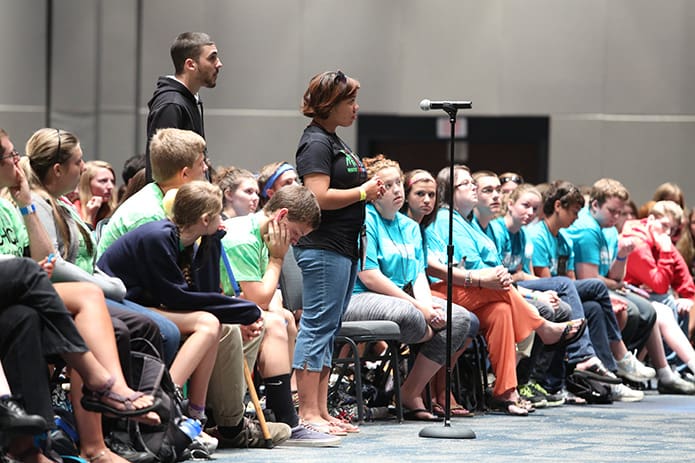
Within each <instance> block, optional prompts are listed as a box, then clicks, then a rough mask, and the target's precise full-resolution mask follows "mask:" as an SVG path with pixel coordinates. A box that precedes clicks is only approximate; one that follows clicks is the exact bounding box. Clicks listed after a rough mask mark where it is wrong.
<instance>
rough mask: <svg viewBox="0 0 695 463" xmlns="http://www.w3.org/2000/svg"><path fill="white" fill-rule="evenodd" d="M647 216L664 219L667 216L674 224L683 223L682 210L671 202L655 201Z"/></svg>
mask: <svg viewBox="0 0 695 463" xmlns="http://www.w3.org/2000/svg"><path fill="white" fill-rule="evenodd" d="M649 215H653V216H654V217H657V218H659V217H664V216H666V215H668V216H669V217H670V218H671V220H673V221H674V222H675V223H677V224H680V223H681V222H682V221H683V209H682V208H681V207H680V206H679V205H678V204H677V203H675V202H673V201H657V202H655V203H654V205H652V207H651V208H650V209H649Z"/></svg>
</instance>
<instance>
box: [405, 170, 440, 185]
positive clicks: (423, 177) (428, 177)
mask: <svg viewBox="0 0 695 463" xmlns="http://www.w3.org/2000/svg"><path fill="white" fill-rule="evenodd" d="M424 180H432V181H433V182H434V178H432V175H430V174H428V173H426V172H419V173H417V174H415V175H413V178H411V179H410V180H408V188H410V187H411V186H413V184H415V183H417V182H422V181H424Z"/></svg>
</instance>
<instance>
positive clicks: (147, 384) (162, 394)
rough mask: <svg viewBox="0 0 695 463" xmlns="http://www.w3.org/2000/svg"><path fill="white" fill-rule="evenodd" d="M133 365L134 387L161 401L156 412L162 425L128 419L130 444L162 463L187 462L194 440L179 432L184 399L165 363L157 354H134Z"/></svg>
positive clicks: (134, 352) (135, 352)
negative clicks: (182, 400)
mask: <svg viewBox="0 0 695 463" xmlns="http://www.w3.org/2000/svg"><path fill="white" fill-rule="evenodd" d="M155 352H156V350H155ZM131 365H132V383H133V384H132V386H131V387H133V389H135V390H137V391H141V392H144V393H145V394H150V395H152V396H154V397H155V398H156V399H159V402H160V403H159V406H158V407H157V408H156V409H155V410H154V411H155V412H156V413H157V414H158V415H159V416H160V418H161V424H159V425H157V426H150V425H146V424H143V423H138V422H136V421H134V420H128V436H129V438H130V439H129V440H130V443H131V444H132V445H133V447H134V448H135V449H136V450H138V451H141V452H148V453H150V454H152V455H154V457H155V458H156V459H157V461H159V462H161V463H174V462H176V461H182V460H185V459H187V458H188V451H187V450H186V448H187V447H188V446H189V445H190V443H191V440H190V438H189V437H188V436H187V435H186V434H185V433H183V432H182V431H181V430H180V429H179V423H180V422H181V420H182V419H183V418H184V416H183V413H182V412H181V397H179V396H178V393H177V390H176V386H175V385H174V382H173V381H172V380H171V376H169V371H168V370H167V368H166V366H165V365H164V362H162V360H161V359H160V358H159V357H158V356H156V355H149V354H147V353H144V352H137V351H132V352H131Z"/></svg>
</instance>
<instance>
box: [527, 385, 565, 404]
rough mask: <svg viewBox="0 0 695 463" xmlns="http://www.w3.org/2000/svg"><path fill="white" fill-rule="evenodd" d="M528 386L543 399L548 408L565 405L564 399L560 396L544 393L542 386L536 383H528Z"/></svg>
mask: <svg viewBox="0 0 695 463" xmlns="http://www.w3.org/2000/svg"><path fill="white" fill-rule="evenodd" d="M529 386H531V388H532V389H533V390H534V391H536V392H537V393H538V394H540V395H542V396H543V397H545V401H546V402H547V403H548V407H559V406H560V405H562V404H564V403H565V397H564V396H563V395H562V394H551V393H550V392H548V391H546V390H545V388H544V387H543V386H541V385H540V384H538V383H536V382H531V383H529ZM536 408H537V407H536Z"/></svg>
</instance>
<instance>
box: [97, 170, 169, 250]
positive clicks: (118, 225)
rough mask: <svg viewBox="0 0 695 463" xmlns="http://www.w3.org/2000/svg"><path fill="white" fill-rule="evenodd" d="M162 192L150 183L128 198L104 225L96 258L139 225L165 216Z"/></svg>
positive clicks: (154, 184)
mask: <svg viewBox="0 0 695 463" xmlns="http://www.w3.org/2000/svg"><path fill="white" fill-rule="evenodd" d="M163 199H164V194H162V190H161V189H160V188H159V186H158V185H157V184H156V183H150V184H147V185H145V187H144V188H143V189H142V190H140V191H138V192H137V193H135V194H134V195H133V196H131V197H130V198H128V199H127V200H126V202H124V203H123V204H121V205H120V207H119V208H118V209H116V212H115V213H114V214H113V215H112V216H111V218H110V219H109V223H107V224H106V226H104V229H103V230H102V232H101V237H100V238H99V244H98V245H97V260H98V259H99V257H101V255H102V254H103V253H104V251H106V248H108V247H109V246H111V245H112V244H113V242H114V241H116V240H117V239H118V238H120V237H121V236H123V235H125V234H126V233H128V232H129V231H131V230H135V229H136V228H138V227H139V226H140V225H143V224H146V223H148V222H154V221H155V220H162V219H165V218H166V214H165V212H164V206H163V205H162V200H163Z"/></svg>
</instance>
